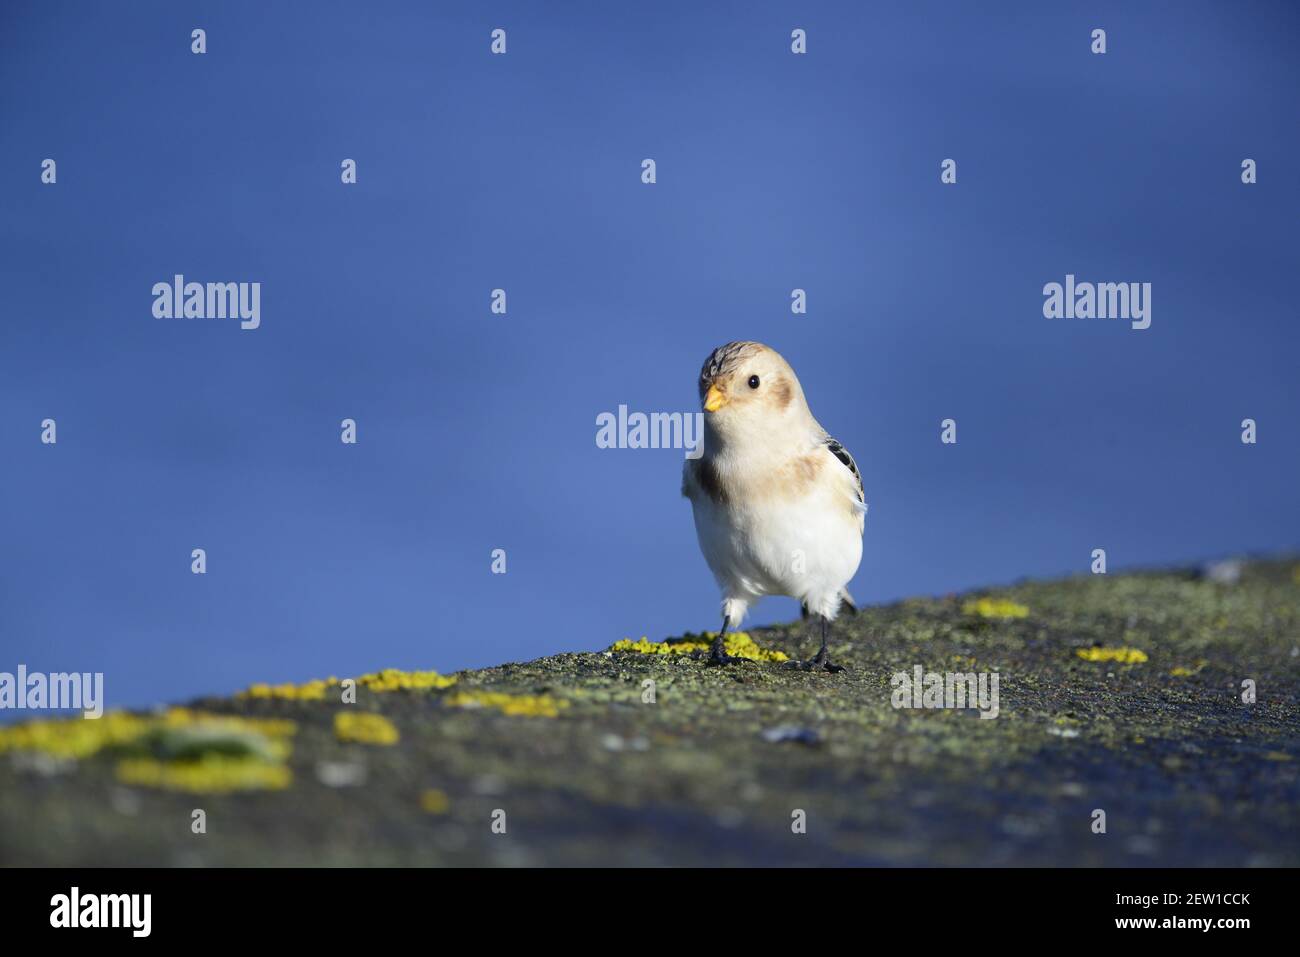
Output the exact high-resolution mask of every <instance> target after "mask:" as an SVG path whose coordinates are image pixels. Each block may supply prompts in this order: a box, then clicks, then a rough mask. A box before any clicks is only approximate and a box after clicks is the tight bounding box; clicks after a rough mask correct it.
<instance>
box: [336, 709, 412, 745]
mask: <svg viewBox="0 0 1300 957" xmlns="http://www.w3.org/2000/svg"><path fill="white" fill-rule="evenodd" d="M334 736H335V737H336V738H338V739H339V740H340V741H355V742H357V743H359V744H396V743H397V742H398V740H399V738H400V735H399V734H398V733H397V728H396V727H395V726H394V725H393V722H391V721H389V720H388V719H387V718H385V717H384V716H383V715H382V714H373V713H372V712H369V711H341V712H339V713H338V714H336V715H335V716H334Z"/></svg>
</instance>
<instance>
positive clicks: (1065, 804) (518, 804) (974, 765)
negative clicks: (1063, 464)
mask: <svg viewBox="0 0 1300 957" xmlns="http://www.w3.org/2000/svg"><path fill="white" fill-rule="evenodd" d="M981 598H984V599H988V600H986V601H980V600H979V599H981ZM551 631H552V632H553V633H554V634H556V635H557V636H560V635H562V631H563V630H562V629H561V628H552V629H551ZM633 637H636V636H633ZM749 639H750V640H749V641H748V642H747V641H746V640H745V639H743V638H741V639H738V640H737V641H736V642H734V643H733V649H734V650H735V651H738V652H740V653H744V654H749V655H752V656H754V657H757V658H761V659H768V660H760V661H752V662H745V663H742V664H736V665H731V666H727V667H721V668H718V667H708V666H706V665H705V664H704V663H703V662H702V661H700V660H697V659H694V658H692V657H690V656H689V654H685V653H681V652H683V651H689V650H690V648H691V647H692V645H690V643H689V641H688V642H687V643H686V645H685V647H683V645H682V643H680V642H678V643H675V644H674V643H667V644H663V645H660V644H656V643H654V642H652V641H646V642H637V643H627V644H629V645H632V647H631V648H628V649H627V650H613V651H602V652H595V653H580V654H559V655H555V656H553V657H549V658H542V659H540V660H537V661H532V662H527V663H524V664H507V665H502V666H500V667H495V668H487V669H484V670H481V671H471V672H462V673H459V674H457V675H453V676H446V677H444V676H439V675H435V674H433V673H432V672H415V673H403V672H380V673H377V674H373V675H368V676H362V677H360V678H359V679H357V681H356V684H355V699H356V700H355V703H344V702H343V698H344V697H345V696H346V695H348V694H349V688H351V687H353V686H352V685H350V684H349V683H346V682H339V681H335V680H328V681H315V682H307V683H305V684H303V685H297V686H279V687H275V688H268V687H265V686H260V687H254V688H252V689H249V691H247V692H244V693H242V694H239V695H235V696H232V697H229V698H214V699H206V700H202V701H196V702H191V703H189V704H187V705H185V706H184V707H181V708H173V709H169V710H167V711H165V712H159V713H150V714H116V715H110V716H105V718H103V719H101V720H100V721H98V722H93V721H82V720H79V719H74V720H72V721H64V720H56V721H43V722H35V723H26V724H21V725H12V726H5V727H0V863H3V864H7V865H21V864H29V865H30V864H35V865H58V864H85V865H102V864H129V865H146V864H161V865H247V864H278V865H284V864H309V865H354V864H363V865H423V864H446V865H584V864H631V865H660V864H681V865H730V864H759V865H771V864H848V865H853V864H867V865H918V864H920V865H1007V864H1046V865H1089V866H1092V865H1228V866H1237V865H1290V866H1295V865H1300V647H1298V646H1300V566H1298V565H1296V564H1295V563H1294V562H1291V561H1270V562H1256V563H1247V564H1245V565H1244V566H1241V567H1240V568H1236V567H1233V566H1226V567H1224V566H1221V567H1219V568H1217V569H1215V570H1214V573H1213V574H1211V575H1205V574H1199V573H1196V572H1190V571H1186V572H1185V571H1178V572H1171V573H1150V574H1128V575H1106V576H1091V575H1089V576H1084V577H1078V578H1071V579H1067V580H1062V581H1051V582H1030V583H1022V584H1017V585H1014V586H1012V587H1008V588H1000V589H992V590H989V591H987V592H981V593H977V594H973V595H965V596H959V597H947V598H939V599H917V600H913V601H906V602H902V603H899V604H896V605H891V606H888V607H881V608H870V609H866V610H864V611H863V612H861V613H860V614H859V615H857V616H856V617H854V618H841V620H840V621H839V622H838V623H837V624H836V626H835V630H834V637H833V640H832V650H833V652H834V656H835V657H836V658H837V660H839V661H840V662H842V663H843V664H846V665H848V666H849V670H848V671H847V672H845V673H842V674H828V673H824V672H822V673H816V674H809V673H804V672H800V671H797V670H793V669H791V668H788V667H785V666H784V665H783V663H782V662H781V661H779V660H774V659H779V658H780V657H781V656H782V654H785V655H789V656H797V655H799V654H801V653H802V654H809V653H811V652H812V651H813V650H815V646H814V644H813V642H812V640H811V638H809V637H808V636H807V633H806V629H805V627H804V626H803V625H801V624H798V623H796V624H794V625H790V626H783V627H777V628H770V629H758V630H755V631H753V632H751V633H750V634H749ZM562 643H563V640H562V638H561V637H557V639H556V644H557V645H559V644H562ZM917 665H919V666H921V667H922V669H923V670H924V671H927V672H940V673H947V672H953V673H962V674H965V673H971V674H974V675H976V676H977V677H978V676H979V675H980V674H984V675H985V676H986V677H987V676H989V675H991V673H993V672H996V673H997V676H998V707H997V716H996V718H981V717H980V711H979V710H978V708H971V707H967V708H964V709H963V708H919V709H918V708H897V707H895V706H894V705H895V703H896V700H895V699H896V698H897V697H898V696H899V694H901V691H900V689H899V688H898V687H897V684H898V683H897V682H896V681H895V680H894V679H893V676H894V675H895V674H896V673H900V672H902V673H907V674H908V676H909V678H910V677H911V676H912V674H913V669H914V667H915V666H917ZM1244 682H1245V683H1246V684H1243V683H1244ZM1249 682H1253V688H1254V696H1255V698H1254V701H1253V703H1249V702H1247V701H1243V695H1245V696H1246V697H1249V690H1250V688H1251V685H1250V684H1249ZM990 688H991V686H989V685H987V684H986V690H988V689H990ZM907 697H908V700H911V698H910V696H907ZM977 704H978V702H977ZM985 704H986V705H988V706H986V707H985V709H984V710H985V711H986V712H987V713H992V708H991V701H986V702H985ZM1098 811H1101V812H1104V824H1105V831H1104V833H1097V829H1098V828H1099V822H1100V821H1101V818H1100V816H1099V815H1098V813H1097V812H1098ZM196 812H202V813H201V814H197V813H196ZM200 824H202V828H200V827H199V825H200ZM196 831H198V833H196Z"/></svg>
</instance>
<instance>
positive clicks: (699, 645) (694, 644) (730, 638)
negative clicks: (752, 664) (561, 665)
mask: <svg viewBox="0 0 1300 957" xmlns="http://www.w3.org/2000/svg"><path fill="white" fill-rule="evenodd" d="M713 639H714V633H713V632H705V633H704V634H703V635H701V636H700V637H699V638H684V639H682V640H681V641H650V640H649V639H648V638H638V639H637V640H636V641H633V640H632V639H631V638H624V639H622V640H621V641H616V642H614V644H612V645H610V646H609V650H610V651H635V652H638V653H640V654H643V655H689V654H694V653H695V652H697V651H700V652H707V651H708V650H709V648H710V647H712V645H713ZM723 644H724V645H725V646H726V650H727V654H729V655H731V656H732V657H735V658H748V659H749V660H750V661H788V660H789V655H787V654H786V653H785V652H783V651H776V650H769V649H767V648H762V647H760V646H759V645H758V644H757V643H755V641H754V639H753V638H751V637H750V636H749V633H748V632H744V631H733V632H732V633H730V634H729V635H727V637H726V638H725V639H724V641H723Z"/></svg>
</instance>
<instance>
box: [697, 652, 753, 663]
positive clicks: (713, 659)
mask: <svg viewBox="0 0 1300 957" xmlns="http://www.w3.org/2000/svg"><path fill="white" fill-rule="evenodd" d="M691 657H692V658H703V659H704V663H705V664H706V665H709V666H713V665H738V664H740V663H741V662H742V661H743V662H752V661H753V659H752V658H741V657H740V656H739V655H729V654H727V653H726V652H725V651H716V650H715V651H707V652H706V651H697V652H694V653H693V654H692V655H691Z"/></svg>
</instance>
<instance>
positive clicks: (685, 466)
mask: <svg viewBox="0 0 1300 957" xmlns="http://www.w3.org/2000/svg"><path fill="white" fill-rule="evenodd" d="M699 492H700V483H699V482H698V481H696V479H695V460H694V459H687V460H686V461H685V462H683V463H682V496H683V497H684V498H689V499H691V500H694V499H695V498H696V496H698V495H699Z"/></svg>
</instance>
